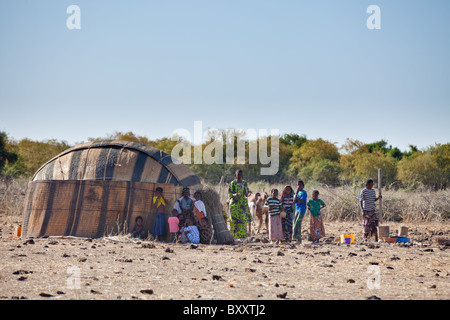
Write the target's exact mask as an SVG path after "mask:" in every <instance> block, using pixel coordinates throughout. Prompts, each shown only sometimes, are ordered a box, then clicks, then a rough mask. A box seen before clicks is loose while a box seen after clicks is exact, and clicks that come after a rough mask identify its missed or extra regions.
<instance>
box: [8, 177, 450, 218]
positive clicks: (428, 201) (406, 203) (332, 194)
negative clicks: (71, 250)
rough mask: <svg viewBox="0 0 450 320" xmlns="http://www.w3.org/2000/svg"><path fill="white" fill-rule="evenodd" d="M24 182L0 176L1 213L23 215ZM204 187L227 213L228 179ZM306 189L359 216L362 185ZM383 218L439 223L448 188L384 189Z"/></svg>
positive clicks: (257, 186)
mask: <svg viewBox="0 0 450 320" xmlns="http://www.w3.org/2000/svg"><path fill="white" fill-rule="evenodd" d="M27 183H28V180H27V179H10V178H1V179H0V215H4V216H5V215H8V216H21V215H22V212H23V205H24V201H25V193H26V189H27ZM284 186H285V185H284V184H269V183H266V182H257V183H252V184H250V185H249V189H250V190H251V191H252V192H263V191H265V192H267V193H270V191H271V190H272V189H273V188H276V189H278V191H279V194H281V191H282V190H283V188H284ZM206 187H207V188H211V189H214V190H215V192H217V200H218V201H220V203H221V205H222V208H223V209H222V210H223V211H224V212H225V213H227V212H228V204H227V199H228V184H227V182H222V183H219V184H217V185H209V186H206ZM291 187H292V188H293V189H294V190H295V189H296V185H295V184H291ZM207 188H206V189H207ZM305 190H306V191H307V192H308V196H309V197H310V196H311V194H312V191H313V190H319V193H320V196H319V197H320V198H321V199H322V200H323V201H324V202H325V203H326V205H327V208H326V209H324V210H323V214H324V218H325V219H326V220H328V221H355V220H360V219H361V209H360V208H359V203H358V197H359V193H360V191H361V188H355V187H350V186H341V187H328V186H327V185H323V184H314V183H307V185H306V187H305ZM377 193H378V191H377ZM219 199H220V200H219ZM225 218H226V216H225ZM383 218H384V220H385V221H396V222H400V221H404V222H441V221H446V220H449V219H450V190H440V191H434V190H431V189H425V188H423V189H415V190H406V189H398V190H394V189H391V190H383Z"/></svg>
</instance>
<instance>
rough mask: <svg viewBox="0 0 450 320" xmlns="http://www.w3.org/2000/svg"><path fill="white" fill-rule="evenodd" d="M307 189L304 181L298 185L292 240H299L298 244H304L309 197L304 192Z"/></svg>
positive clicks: (295, 197)
mask: <svg viewBox="0 0 450 320" xmlns="http://www.w3.org/2000/svg"><path fill="white" fill-rule="evenodd" d="M304 187H305V185H304V183H303V181H302V180H299V181H298V183H297V192H296V193H295V196H294V203H295V216H294V230H293V232H292V240H297V243H302V220H303V217H304V216H305V212H306V200H307V198H308V195H307V194H306V191H305V190H303V188H304Z"/></svg>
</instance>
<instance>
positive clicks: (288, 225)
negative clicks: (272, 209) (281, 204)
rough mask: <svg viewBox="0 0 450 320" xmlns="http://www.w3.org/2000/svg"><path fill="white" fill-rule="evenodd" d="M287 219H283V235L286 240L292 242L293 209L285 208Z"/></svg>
mask: <svg viewBox="0 0 450 320" xmlns="http://www.w3.org/2000/svg"><path fill="white" fill-rule="evenodd" d="M284 211H285V212H286V217H285V218H281V225H282V227H283V234H284V239H285V240H288V241H289V240H291V238H292V220H293V215H294V209H293V208H292V207H287V208H284Z"/></svg>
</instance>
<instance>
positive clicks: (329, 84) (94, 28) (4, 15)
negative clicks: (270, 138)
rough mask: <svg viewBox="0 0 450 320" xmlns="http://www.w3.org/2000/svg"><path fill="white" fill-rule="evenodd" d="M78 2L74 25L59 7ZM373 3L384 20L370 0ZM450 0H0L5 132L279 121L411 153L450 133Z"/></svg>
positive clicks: (0, 121)
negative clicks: (373, 14)
mask: <svg viewBox="0 0 450 320" xmlns="http://www.w3.org/2000/svg"><path fill="white" fill-rule="evenodd" d="M71 4H76V5H78V6H79V7H80V8H81V30H69V29H67V27H66V19H67V18H68V17H69V14H67V13H66V9H67V7H68V6H69V5H71ZM372 4H376V5H378V6H379V7H380V8H381V30H369V29H367V27H366V20H367V18H368V17H369V14H367V13H366V9H367V7H368V6H369V5H372ZM449 12H450V1H448V0H433V1H413V0H409V1H406V0H404V1H402V0H395V1H381V0H370V1H364V0H346V1H335V0H329V1H317V0H316V1H313V0H305V1H300V0H291V1H287V0H276V1H275V0H270V1H266V0H171V1H163V0H159V1H152V0H146V1H133V0H130V1H101V0H95V1H83V0H71V1H65V0H42V1H23V0H2V1H1V2H0V130H3V131H6V132H7V133H8V134H9V135H10V136H12V137H13V138H15V139H21V138H24V137H28V138H31V139H35V140H43V139H48V138H56V139H60V140H66V141H68V142H69V143H75V142H81V141H86V140H87V138H88V137H98V136H104V135H106V134H107V133H112V132H113V131H115V130H117V131H129V130H131V131H133V132H135V133H136V134H139V135H145V136H148V137H149V138H151V139H155V138H160V137H163V136H170V135H171V133H172V132H173V131H174V130H175V129H178V128H185V129H187V130H190V131H191V132H192V131H193V123H194V120H201V121H203V126H204V129H205V130H206V128H207V127H215V128H221V129H226V128H240V129H243V130H246V129H250V128H253V129H272V128H273V129H279V130H280V133H282V134H283V133H298V134H306V135H307V137H308V138H311V139H315V138H318V137H321V138H323V139H327V140H330V141H333V142H338V144H339V145H340V144H342V143H343V142H344V141H345V139H346V138H353V139H358V140H362V141H364V142H374V141H376V140H379V139H385V140H388V142H389V144H392V145H393V146H397V147H399V148H400V149H402V150H406V149H407V148H408V145H409V144H414V145H418V146H419V147H420V148H424V147H427V146H429V145H432V144H434V143H436V142H438V143H446V142H449V141H450V139H449V137H450V125H449V120H450V58H449V57H450V19H449V18H448V15H449Z"/></svg>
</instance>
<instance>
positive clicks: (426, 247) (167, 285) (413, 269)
mask: <svg viewBox="0 0 450 320" xmlns="http://www.w3.org/2000/svg"><path fill="white" fill-rule="evenodd" d="M19 220H20V219H19V218H17V217H7V218H5V217H0V228H1V232H0V257H1V262H0V299H189V300H191V299H193V300H196V299H245V300H247V299H251V300H258V299H368V298H372V299H377V298H380V299H449V298H450V268H449V256H450V255H449V253H450V250H448V249H447V248H448V247H445V246H440V245H438V244H436V243H435V242H434V241H433V238H435V237H437V236H444V237H449V236H450V228H449V224H448V223H447V224H410V225H408V227H409V228H410V237H411V238H412V240H413V241H415V243H414V244H413V245H406V246H405V245H403V246H402V245H398V244H388V243H375V242H369V243H362V242H361V240H360V237H359V238H357V243H356V244H353V245H342V244H338V243H336V242H334V238H335V237H336V236H338V235H340V234H342V233H351V232H353V233H356V235H357V236H358V235H359V234H360V230H361V227H360V225H359V223H357V222H355V223H337V222H333V223H331V222H330V223H326V224H325V228H326V230H327V233H328V235H327V237H326V238H325V239H323V242H321V243H320V244H318V245H312V244H311V242H310V241H307V240H304V241H303V242H304V243H303V244H301V245H289V244H280V245H275V244H274V245H271V244H269V243H263V242H262V241H260V240H262V239H265V238H266V236H267V235H266V234H262V235H259V236H255V237H253V241H251V242H249V243H245V244H239V245H231V246H230V245H228V246H221V245H211V246H206V245H199V246H198V247H197V246H193V247H191V245H181V244H166V243H155V242H150V241H132V240H131V239H129V238H127V237H116V238H108V239H106V238H103V239H94V240H86V239H55V238H47V239H34V243H26V240H25V239H11V238H8V236H10V235H12V234H13V231H14V229H13V226H14V224H16V223H19ZM388 225H390V226H391V231H395V230H396V229H398V227H399V226H400V225H398V224H394V223H388ZM304 231H305V233H306V226H304ZM419 243H420V244H419Z"/></svg>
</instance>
